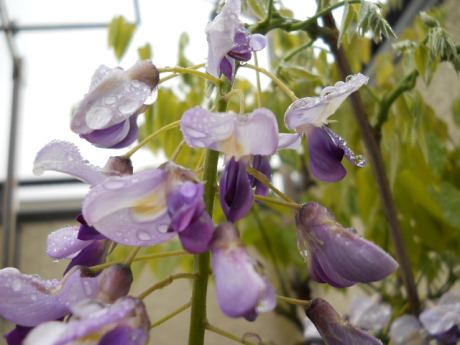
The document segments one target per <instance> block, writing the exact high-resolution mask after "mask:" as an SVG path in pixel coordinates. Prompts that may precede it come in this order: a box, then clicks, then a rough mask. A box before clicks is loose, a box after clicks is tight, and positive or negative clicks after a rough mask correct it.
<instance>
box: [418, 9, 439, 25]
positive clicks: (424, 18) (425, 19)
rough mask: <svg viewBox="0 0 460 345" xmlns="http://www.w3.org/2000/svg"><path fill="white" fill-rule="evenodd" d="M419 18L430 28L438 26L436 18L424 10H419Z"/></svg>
mask: <svg viewBox="0 0 460 345" xmlns="http://www.w3.org/2000/svg"><path fill="white" fill-rule="evenodd" d="M420 18H421V19H422V22H423V23H424V24H425V25H426V26H429V27H430V28H436V27H439V26H440V25H439V22H438V21H437V20H436V19H434V18H433V17H432V16H430V15H429V14H428V13H426V12H424V11H422V12H420Z"/></svg>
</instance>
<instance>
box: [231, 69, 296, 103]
mask: <svg viewBox="0 0 460 345" xmlns="http://www.w3.org/2000/svg"><path fill="white" fill-rule="evenodd" d="M240 67H246V68H252V69H255V70H256V71H259V72H261V73H263V74H265V75H266V76H268V77H270V78H271V79H272V80H273V81H274V82H275V83H276V84H278V86H279V87H280V88H281V89H282V90H283V91H284V92H286V94H287V95H288V96H289V97H290V98H291V99H292V101H297V100H298V99H299V98H298V97H297V96H296V95H295V93H294V92H292V90H291V89H290V88H289V87H287V85H286V84H284V83H283V82H282V81H281V80H279V79H278V78H277V77H275V76H274V75H273V74H272V73H270V72H269V71H267V70H266V69H265V68H261V67H257V66H254V65H250V64H246V65H241V66H240Z"/></svg>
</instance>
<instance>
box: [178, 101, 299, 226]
mask: <svg viewBox="0 0 460 345" xmlns="http://www.w3.org/2000/svg"><path fill="white" fill-rule="evenodd" d="M181 128H182V132H183V134H184V137H185V140H186V142H187V144H188V145H189V146H191V147H202V148H208V149H211V150H216V151H220V152H222V153H223V154H224V155H225V157H226V160H227V164H226V166H225V169H224V172H223V173H222V178H221V181H220V201H221V204H222V209H223V210H224V213H225V215H226V216H227V219H228V220H229V221H232V222H236V221H238V220H239V219H241V218H243V217H244V216H245V215H246V214H247V213H248V212H249V210H250V209H251V207H252V203H253V201H254V193H253V191H252V188H253V187H255V188H256V191H255V192H256V194H258V195H262V196H266V195H267V194H268V188H267V187H266V186H265V185H263V184H262V183H260V182H259V181H258V180H256V179H254V178H253V177H252V176H251V175H249V174H248V173H247V171H246V167H247V166H248V165H252V167H254V168H255V169H257V170H259V171H261V172H263V173H264V174H265V175H267V177H268V178H270V177H271V167H270V164H269V159H268V156H269V155H272V154H274V153H275V152H276V151H277V150H279V149H283V148H295V147H298V145H299V144H300V140H299V137H298V135H294V136H292V135H290V134H282V135H280V134H279V133H278V124H277V122H276V118H275V115H274V114H273V113H272V112H271V111H270V110H268V109H265V108H261V109H256V110H254V112H253V113H250V114H245V115H237V114H236V113H234V112H232V111H230V112H228V113H212V112H210V111H208V110H205V109H202V108H200V107H196V108H193V109H189V110H187V111H186V112H185V113H184V115H183V116H182V119H181Z"/></svg>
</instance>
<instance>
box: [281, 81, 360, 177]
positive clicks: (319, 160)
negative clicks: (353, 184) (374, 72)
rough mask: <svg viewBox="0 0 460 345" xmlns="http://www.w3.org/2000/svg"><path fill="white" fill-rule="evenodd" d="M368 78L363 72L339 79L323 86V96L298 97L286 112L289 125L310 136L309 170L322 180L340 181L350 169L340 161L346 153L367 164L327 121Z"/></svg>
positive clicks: (352, 160)
mask: <svg viewBox="0 0 460 345" xmlns="http://www.w3.org/2000/svg"><path fill="white" fill-rule="evenodd" d="M368 79H369V78H368V77H366V76H364V75H362V74H360V73H358V74H356V75H352V76H348V77H347V81H346V82H342V81H339V82H337V83H336V84H335V85H334V86H328V87H326V88H324V89H323V90H322V91H321V93H320V97H306V98H302V99H299V100H297V101H295V102H294V103H292V104H291V105H290V106H289V108H288V109H287V111H286V114H285V118H284V123H285V124H286V127H287V128H288V129H291V130H292V129H295V130H296V131H297V132H298V133H299V135H302V134H305V135H306V136H307V137H308V152H309V154H310V169H311V172H312V174H313V175H314V176H315V177H316V178H317V179H319V180H321V181H324V182H337V181H340V180H341V179H343V178H344V177H345V175H346V174H347V171H346V169H345V167H344V166H343V165H342V163H341V161H342V158H343V156H344V155H345V157H346V158H347V159H348V160H349V161H350V162H351V163H352V164H354V165H356V166H358V167H363V166H364V165H366V159H365V158H364V157H363V156H361V155H355V154H354V152H353V151H352V150H351V149H349V148H348V147H347V143H346V141H345V140H344V139H343V138H341V137H340V136H338V135H337V134H336V133H334V132H333V131H332V130H331V129H330V128H329V127H327V124H328V123H330V122H333V121H331V120H328V118H329V117H330V116H331V115H333V114H334V113H335V111H336V110H337V108H338V107H339V106H340V105H341V104H342V102H343V101H344V100H345V99H346V98H347V97H348V96H349V95H350V94H351V93H353V92H355V91H357V90H358V89H359V88H360V87H361V86H363V85H364V84H367V81H368Z"/></svg>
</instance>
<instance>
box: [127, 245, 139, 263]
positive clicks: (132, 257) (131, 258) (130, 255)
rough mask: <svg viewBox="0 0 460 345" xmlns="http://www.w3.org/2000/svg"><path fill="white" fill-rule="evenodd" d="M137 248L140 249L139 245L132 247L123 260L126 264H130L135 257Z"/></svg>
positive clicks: (137, 251)
mask: <svg viewBox="0 0 460 345" xmlns="http://www.w3.org/2000/svg"><path fill="white" fill-rule="evenodd" d="M139 250H141V247H136V248H134V249H133V251H132V252H131V254H129V256H128V258H127V259H126V261H125V265H126V266H128V267H129V266H131V263H132V262H133V260H134V258H135V257H136V255H137V253H139Z"/></svg>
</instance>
